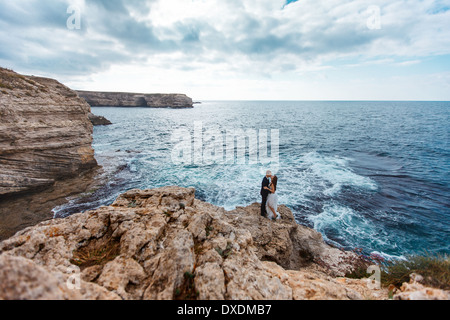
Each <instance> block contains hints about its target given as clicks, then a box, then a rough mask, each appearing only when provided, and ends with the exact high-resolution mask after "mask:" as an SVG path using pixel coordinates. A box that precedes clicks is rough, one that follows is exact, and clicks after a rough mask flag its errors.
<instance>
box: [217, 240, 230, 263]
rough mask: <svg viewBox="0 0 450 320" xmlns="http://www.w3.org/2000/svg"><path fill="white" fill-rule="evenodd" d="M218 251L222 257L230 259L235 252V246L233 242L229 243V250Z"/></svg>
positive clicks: (218, 249)
mask: <svg viewBox="0 0 450 320" xmlns="http://www.w3.org/2000/svg"><path fill="white" fill-rule="evenodd" d="M216 251H217V253H218V254H220V256H221V257H222V258H224V259H226V258H228V257H229V256H230V255H231V253H232V252H233V244H232V243H231V242H229V243H228V245H227V248H226V249H225V250H222V249H220V248H216Z"/></svg>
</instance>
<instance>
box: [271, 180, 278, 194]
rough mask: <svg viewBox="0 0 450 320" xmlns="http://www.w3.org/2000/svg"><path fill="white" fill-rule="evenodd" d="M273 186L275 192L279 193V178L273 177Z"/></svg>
mask: <svg viewBox="0 0 450 320" xmlns="http://www.w3.org/2000/svg"><path fill="white" fill-rule="evenodd" d="M272 184H273V186H274V188H275V191H277V184H278V177H277V176H273V178H272Z"/></svg>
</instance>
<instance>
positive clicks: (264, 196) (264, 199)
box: [261, 171, 272, 217]
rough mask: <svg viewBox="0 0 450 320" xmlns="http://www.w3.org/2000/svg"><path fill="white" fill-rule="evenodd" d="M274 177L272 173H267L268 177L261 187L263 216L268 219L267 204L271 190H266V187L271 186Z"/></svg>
mask: <svg viewBox="0 0 450 320" xmlns="http://www.w3.org/2000/svg"><path fill="white" fill-rule="evenodd" d="M271 177H272V172H270V171H267V172H266V176H265V177H264V179H263V182H262V187H261V197H262V203H261V216H262V217H266V216H267V211H266V204H267V197H268V196H269V193H270V192H269V190H267V189H265V187H269V185H270V178H271Z"/></svg>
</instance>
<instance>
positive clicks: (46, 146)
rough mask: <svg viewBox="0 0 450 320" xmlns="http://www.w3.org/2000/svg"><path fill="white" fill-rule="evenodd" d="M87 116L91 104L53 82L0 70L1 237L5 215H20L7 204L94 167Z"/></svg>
mask: <svg viewBox="0 0 450 320" xmlns="http://www.w3.org/2000/svg"><path fill="white" fill-rule="evenodd" d="M89 113H90V106H89V105H88V104H87V103H86V102H85V101H84V100H83V99H81V98H80V97H78V95H77V93H76V92H74V91H72V90H70V89H69V88H67V87H66V86H64V85H62V84H61V83H59V82H57V81H56V80H52V79H46V78H40V77H32V76H22V75H19V74H17V73H15V72H13V71H10V70H7V69H3V68H0V119H1V121H0V208H1V212H0V218H1V219H0V238H1V237H2V236H3V231H4V228H6V227H5V225H4V223H5V221H7V220H10V219H9V217H6V216H7V215H11V214H13V215H16V216H19V215H20V214H19V213H18V212H11V210H9V207H8V205H6V204H5V201H10V200H11V198H12V197H14V198H18V195H20V196H22V195H27V194H30V193H32V192H36V191H39V190H43V189H45V188H49V187H52V186H54V185H55V183H57V182H58V181H62V180H65V179H67V178H72V177H78V176H79V175H80V174H81V173H85V172H89V171H90V170H91V169H93V168H96V167H97V162H96V160H95V158H94V150H93V148H92V147H91V143H92V130H93V129H92V128H93V127H92V124H91V122H90V121H89V119H88V114H89ZM47 200H48V199H47ZM22 220H23V219H22ZM25 220H26V219H25ZM7 227H8V228H9V227H11V226H10V225H9V226H7ZM12 229H14V227H12Z"/></svg>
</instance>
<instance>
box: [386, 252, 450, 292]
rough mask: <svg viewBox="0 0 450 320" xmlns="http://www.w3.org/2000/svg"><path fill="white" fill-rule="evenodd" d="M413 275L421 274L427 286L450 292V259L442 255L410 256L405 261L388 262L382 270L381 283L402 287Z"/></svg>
mask: <svg viewBox="0 0 450 320" xmlns="http://www.w3.org/2000/svg"><path fill="white" fill-rule="evenodd" d="M412 273H416V274H420V275H421V276H422V277H423V278H424V281H423V284H424V285H426V286H429V287H433V288H437V289H443V290H450V258H449V257H448V256H442V255H431V254H426V255H422V256H409V257H408V258H407V260H405V261H404V260H397V261H390V262H387V263H385V265H384V267H383V268H382V273H381V282H382V284H383V285H385V286H389V285H394V286H396V287H400V286H401V285H402V284H403V283H404V282H409V280H410V279H409V276H410V275H411V274H412Z"/></svg>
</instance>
